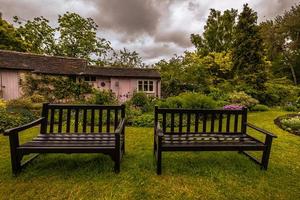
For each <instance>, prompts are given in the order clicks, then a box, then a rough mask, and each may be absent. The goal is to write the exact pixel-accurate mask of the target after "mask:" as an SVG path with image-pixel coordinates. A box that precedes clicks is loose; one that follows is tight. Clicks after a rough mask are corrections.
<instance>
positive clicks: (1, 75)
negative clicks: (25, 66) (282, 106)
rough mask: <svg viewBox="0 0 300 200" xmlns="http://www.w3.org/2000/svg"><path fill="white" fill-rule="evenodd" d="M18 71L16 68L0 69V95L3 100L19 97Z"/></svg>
mask: <svg viewBox="0 0 300 200" xmlns="http://www.w3.org/2000/svg"><path fill="white" fill-rule="evenodd" d="M19 82H20V72H19V71H17V70H0V89H1V96H2V98H3V99H5V100H10V99H16V98H19V97H21V88H20V86H19Z"/></svg>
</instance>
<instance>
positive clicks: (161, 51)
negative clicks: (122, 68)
mask: <svg viewBox="0 0 300 200" xmlns="http://www.w3.org/2000/svg"><path fill="white" fill-rule="evenodd" d="M141 53H142V54H143V55H144V56H143V57H144V58H146V59H151V58H156V57H165V56H168V55H170V54H175V53H176V50H175V49H174V48H172V47H171V46H169V45H168V44H163V43H160V44H155V45H151V46H146V47H144V48H142V49H141Z"/></svg>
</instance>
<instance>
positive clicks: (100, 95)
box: [89, 90, 117, 105]
mask: <svg viewBox="0 0 300 200" xmlns="http://www.w3.org/2000/svg"><path fill="white" fill-rule="evenodd" d="M89 103H92V104H100V105H113V104H116V103H117V99H116V96H115V95H114V94H113V93H112V91H110V90H102V91H98V90H93V93H92V97H91V98H90V100H89Z"/></svg>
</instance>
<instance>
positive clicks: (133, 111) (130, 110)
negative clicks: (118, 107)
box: [126, 103, 143, 125]
mask: <svg viewBox="0 0 300 200" xmlns="http://www.w3.org/2000/svg"><path fill="white" fill-rule="evenodd" d="M142 114H143V112H142V110H141V109H140V108H138V107H133V106H130V105H129V103H127V104H126V123H127V124H128V125H132V124H133V122H134V120H135V119H136V118H137V117H138V116H141V115H142Z"/></svg>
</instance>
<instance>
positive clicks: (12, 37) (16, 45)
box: [0, 16, 28, 51]
mask: <svg viewBox="0 0 300 200" xmlns="http://www.w3.org/2000/svg"><path fill="white" fill-rule="evenodd" d="M27 48H28V44H27V43H25V42H24V41H23V40H22V38H21V36H20V35H19V33H18V32H17V31H16V29H15V28H14V27H13V25H11V24H9V23H8V22H7V21H5V20H4V19H2V17H1V16H0V49H4V50H14V51H26V50H27Z"/></svg>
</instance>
